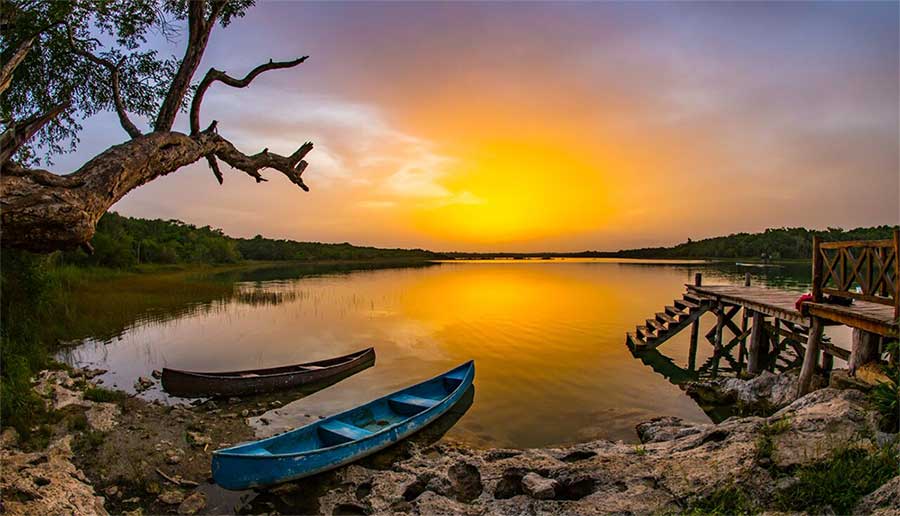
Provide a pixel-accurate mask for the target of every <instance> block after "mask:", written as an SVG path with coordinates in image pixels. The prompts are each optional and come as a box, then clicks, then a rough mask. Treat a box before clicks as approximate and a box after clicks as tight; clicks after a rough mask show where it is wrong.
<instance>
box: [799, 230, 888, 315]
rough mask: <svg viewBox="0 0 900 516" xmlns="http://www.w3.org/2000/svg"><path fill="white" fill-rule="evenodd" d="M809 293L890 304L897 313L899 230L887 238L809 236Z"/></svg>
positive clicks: (818, 300)
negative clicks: (828, 239) (842, 239)
mask: <svg viewBox="0 0 900 516" xmlns="http://www.w3.org/2000/svg"><path fill="white" fill-rule="evenodd" d="M812 293H813V297H814V299H815V301H816V302H821V301H822V298H823V296H824V295H825V294H828V295H831V296H836V297H843V298H852V299H859V300H861V301H869V302H872V303H879V304H883V305H888V306H893V307H894V317H900V230H897V229H895V230H894V238H893V239H891V240H855V241H848V242H822V240H821V238H820V237H818V236H815V237H813V292H812Z"/></svg>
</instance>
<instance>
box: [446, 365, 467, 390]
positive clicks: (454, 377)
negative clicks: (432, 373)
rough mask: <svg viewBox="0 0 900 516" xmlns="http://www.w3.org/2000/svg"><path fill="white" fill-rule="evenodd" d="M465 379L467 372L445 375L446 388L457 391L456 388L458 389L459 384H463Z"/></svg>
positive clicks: (454, 372)
mask: <svg viewBox="0 0 900 516" xmlns="http://www.w3.org/2000/svg"><path fill="white" fill-rule="evenodd" d="M465 378H466V371H465V370H462V371H453V372H452V373H450V374H445V375H444V386H446V387H447V388H448V389H450V390H453V389H456V387H458V386H459V384H461V383H462V382H463V380H464V379H465Z"/></svg>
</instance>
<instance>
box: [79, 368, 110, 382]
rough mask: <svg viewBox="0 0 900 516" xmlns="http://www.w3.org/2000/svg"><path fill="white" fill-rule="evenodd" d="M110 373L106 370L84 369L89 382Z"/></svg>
mask: <svg viewBox="0 0 900 516" xmlns="http://www.w3.org/2000/svg"><path fill="white" fill-rule="evenodd" d="M108 372H109V371H107V370H106V369H84V370H83V374H84V377H85V378H86V379H88V380H93V379H94V378H96V377H98V376H100V375H101V374H106V373H108Z"/></svg>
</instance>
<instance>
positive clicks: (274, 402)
mask: <svg viewBox="0 0 900 516" xmlns="http://www.w3.org/2000/svg"><path fill="white" fill-rule="evenodd" d="M269 406H270V407H273V408H274V407H280V406H281V402H280V401H278V400H275V401H273V402H272V403H269Z"/></svg>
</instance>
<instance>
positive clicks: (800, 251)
mask: <svg viewBox="0 0 900 516" xmlns="http://www.w3.org/2000/svg"><path fill="white" fill-rule="evenodd" d="M894 227H895V226H876V227H871V228H857V229H851V230H848V231H845V230H843V229H840V228H828V229H827V230H824V231H816V230H808V229H805V228H778V229H767V230H765V231H764V232H762V233H736V234H732V235H728V236H722V237H715V238H705V239H703V240H696V241H694V240H691V239H688V240H687V242H684V243H682V244H678V245H676V246H673V247H648V248H644V249H628V250H621V251H583V252H576V253H461V252H452V253H435V252H432V251H426V250H423V249H379V248H377V247H359V246H354V245H351V244H348V243H343V244H323V243H319V242H296V241H294V240H275V239H271V238H265V237H263V236H261V235H256V236H255V237H253V238H232V237H230V236H228V235H226V234H225V233H224V232H222V230H221V229H216V228H211V227H209V226H204V227H197V226H194V225H192V224H186V223H184V222H181V221H180V220H160V219H155V220H148V219H139V218H133V217H123V216H121V215H119V214H117V213H114V212H109V213H107V214H106V215H104V216H103V218H101V219H100V222H99V223H98V224H97V233H96V235H94V239H93V240H92V241H91V245H92V246H93V249H94V252H93V254H91V255H88V254H87V253H85V252H84V251H81V250H79V251H70V252H66V253H63V254H62V256H61V261H62V262H64V263H71V264H76V265H89V266H90V265H95V266H102V267H112V268H129V267H134V266H135V265H138V264H145V263H154V264H177V263H205V264H223V263H237V262H240V261H241V260H262V261H310V262H312V261H369V260H385V261H415V260H436V259H448V258H450V259H453V258H457V259H473V258H477V259H490V258H500V257H507V258H520V259H525V258H532V259H533V258H545V259H549V258H560V257H571V258H743V259H770V260H791V259H809V258H810V257H811V256H812V237H813V236H814V235H819V236H820V237H822V239H823V240H826V241H835V240H882V239H889V238H892V232H893V229H894Z"/></svg>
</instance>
